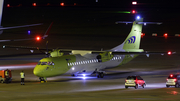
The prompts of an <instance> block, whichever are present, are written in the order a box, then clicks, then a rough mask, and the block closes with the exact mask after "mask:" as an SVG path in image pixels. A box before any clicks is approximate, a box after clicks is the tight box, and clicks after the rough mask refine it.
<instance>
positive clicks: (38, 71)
mask: <svg viewBox="0 0 180 101" xmlns="http://www.w3.org/2000/svg"><path fill="white" fill-rule="evenodd" d="M33 73H34V75H36V76H38V77H42V72H41V70H40V69H38V67H37V66H36V67H35V68H34V70H33Z"/></svg>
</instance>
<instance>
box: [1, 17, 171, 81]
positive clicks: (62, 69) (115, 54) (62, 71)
mask: <svg viewBox="0 0 180 101" xmlns="http://www.w3.org/2000/svg"><path fill="white" fill-rule="evenodd" d="M142 22H143V18H138V19H136V20H135V21H134V22H133V25H132V28H131V31H130V33H129V35H128V36H127V38H126V39H125V40H124V42H123V43H122V44H120V45H118V46H116V47H114V48H112V49H109V50H105V51H91V50H70V49H55V50H53V51H52V52H51V53H50V54H49V55H50V56H49V57H46V58H43V59H41V60H40V61H39V62H38V64H37V65H36V66H35V68H34V70H33V73H34V75H36V76H38V77H39V79H40V81H46V80H47V77H54V76H59V75H72V76H78V75H83V76H86V75H92V74H96V76H97V78H103V77H104V74H105V71H104V70H105V69H107V68H114V67H119V66H120V65H123V64H126V63H128V62H129V61H131V60H132V59H134V58H135V57H137V56H138V55H147V56H149V54H161V55H164V54H166V53H167V52H147V51H144V50H143V49H140V41H141V33H142V26H143V23H142ZM3 47H4V48H22V49H31V50H35V49H38V50H41V51H42V50H48V49H41V48H37V47H22V46H19V47H18V46H3ZM66 52H67V53H70V54H68V55H65V53H66ZM168 54H174V53H171V52H168Z"/></svg>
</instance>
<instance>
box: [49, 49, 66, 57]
mask: <svg viewBox="0 0 180 101" xmlns="http://www.w3.org/2000/svg"><path fill="white" fill-rule="evenodd" d="M63 54H64V53H62V52H60V49H56V50H54V51H52V52H51V53H50V56H51V57H58V56H63Z"/></svg>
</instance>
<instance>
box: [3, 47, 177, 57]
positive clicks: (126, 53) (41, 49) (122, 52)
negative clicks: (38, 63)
mask: <svg viewBox="0 0 180 101" xmlns="http://www.w3.org/2000/svg"><path fill="white" fill-rule="evenodd" d="M3 48H16V49H29V50H40V51H41V52H42V51H44V53H47V51H48V52H49V50H50V52H53V51H58V52H59V53H60V52H62V53H63V52H68V53H73V52H75V51H76V53H78V52H79V53H80V52H85V53H91V54H100V53H104V52H110V53H111V54H112V55H132V54H135V55H146V56H147V57H149V55H151V54H160V55H166V54H168V55H171V54H175V53H176V52H170V51H168V52H150V51H143V52H124V51H115V52H114V51H110V50H107V51H96V50H71V49H55V50H54V49H47V48H39V47H27V46H8V45H4V46H3Z"/></svg>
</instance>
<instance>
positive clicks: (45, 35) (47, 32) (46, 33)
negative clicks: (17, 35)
mask: <svg viewBox="0 0 180 101" xmlns="http://www.w3.org/2000/svg"><path fill="white" fill-rule="evenodd" d="M52 24H53V22H52V23H51V24H50V25H49V27H48V29H47V30H46V32H45V33H44V35H43V36H41V37H38V38H39V39H45V38H46V37H48V34H49V31H50V29H51V27H52ZM33 25H37V24H33ZM33 25H32V26H33ZM27 26H28V25H27ZM25 40H37V37H36V38H26V39H9V40H0V42H9V41H25Z"/></svg>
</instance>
